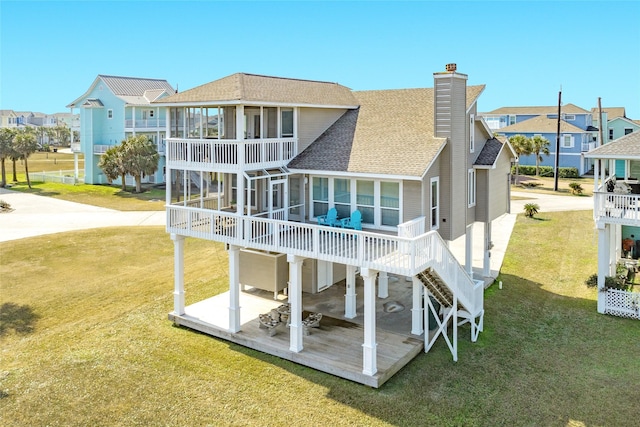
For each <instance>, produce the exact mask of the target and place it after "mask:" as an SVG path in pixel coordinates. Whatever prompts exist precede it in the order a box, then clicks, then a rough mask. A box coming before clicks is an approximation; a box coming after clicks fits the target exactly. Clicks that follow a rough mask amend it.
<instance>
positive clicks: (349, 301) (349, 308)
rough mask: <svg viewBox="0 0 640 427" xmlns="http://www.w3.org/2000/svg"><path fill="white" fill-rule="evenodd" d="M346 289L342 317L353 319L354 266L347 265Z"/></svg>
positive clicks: (354, 314) (354, 307)
mask: <svg viewBox="0 0 640 427" xmlns="http://www.w3.org/2000/svg"><path fill="white" fill-rule="evenodd" d="M346 282H347V285H346V286H347V289H346V294H345V296H344V317H346V318H347V319H353V318H354V317H356V267H355V266H354V265H347V278H346Z"/></svg>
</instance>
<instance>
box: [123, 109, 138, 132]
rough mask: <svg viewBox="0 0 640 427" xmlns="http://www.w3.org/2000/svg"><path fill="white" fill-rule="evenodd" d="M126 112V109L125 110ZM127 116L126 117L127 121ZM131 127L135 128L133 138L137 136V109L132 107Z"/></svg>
mask: <svg viewBox="0 0 640 427" xmlns="http://www.w3.org/2000/svg"><path fill="white" fill-rule="evenodd" d="M125 111H126V108H125ZM126 117H127V116H126V115H125V120H126ZM131 119H132V120H131V127H132V128H133V136H136V107H135V106H133V107H131Z"/></svg>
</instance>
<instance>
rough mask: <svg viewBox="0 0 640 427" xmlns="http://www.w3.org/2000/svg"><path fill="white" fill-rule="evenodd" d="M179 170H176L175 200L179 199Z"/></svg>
mask: <svg viewBox="0 0 640 427" xmlns="http://www.w3.org/2000/svg"><path fill="white" fill-rule="evenodd" d="M180 193H181V190H180V171H176V202H179V201H180Z"/></svg>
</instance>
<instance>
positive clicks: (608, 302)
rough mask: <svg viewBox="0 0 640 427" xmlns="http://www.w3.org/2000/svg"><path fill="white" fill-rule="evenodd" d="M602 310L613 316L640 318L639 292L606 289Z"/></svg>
mask: <svg viewBox="0 0 640 427" xmlns="http://www.w3.org/2000/svg"><path fill="white" fill-rule="evenodd" d="M604 312H605V313H606V314H612V315H614V316H620V317H628V318H631V319H640V293H637V292H628V291H621V290H618V289H607V290H606V291H605V305H604Z"/></svg>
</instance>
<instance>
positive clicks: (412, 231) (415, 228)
mask: <svg viewBox="0 0 640 427" xmlns="http://www.w3.org/2000/svg"><path fill="white" fill-rule="evenodd" d="M425 225H426V217H424V216H419V217H417V218H415V219H412V220H411V221H407V222H403V223H402V224H398V236H400V237H416V236H419V235H421V234H424V232H425V231H426V229H425Z"/></svg>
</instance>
